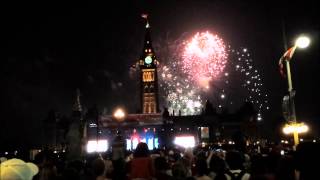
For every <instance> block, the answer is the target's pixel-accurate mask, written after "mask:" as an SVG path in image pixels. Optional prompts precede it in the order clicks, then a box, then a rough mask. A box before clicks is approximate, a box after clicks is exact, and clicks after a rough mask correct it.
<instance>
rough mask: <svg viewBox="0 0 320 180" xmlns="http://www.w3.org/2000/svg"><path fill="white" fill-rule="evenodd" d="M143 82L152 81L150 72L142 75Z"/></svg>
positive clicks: (152, 77)
mask: <svg viewBox="0 0 320 180" xmlns="http://www.w3.org/2000/svg"><path fill="white" fill-rule="evenodd" d="M142 78H143V82H151V81H154V74H153V72H151V71H145V72H143V74H142Z"/></svg>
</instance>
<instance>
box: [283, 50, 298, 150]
mask: <svg viewBox="0 0 320 180" xmlns="http://www.w3.org/2000/svg"><path fill="white" fill-rule="evenodd" d="M295 49H296V46H294V47H293V52H292V54H291V57H292V56H293V53H294V51H295ZM285 62H286V68H287V79H288V92H289V104H290V116H289V117H290V121H291V123H292V124H293V125H294V126H295V125H296V123H297V118H296V109H295V104H294V96H295V93H294V91H293V86H292V79H291V70H290V59H289V58H287V59H286V60H285ZM293 140H294V149H295V148H296V146H297V145H298V144H299V135H298V132H297V131H293Z"/></svg>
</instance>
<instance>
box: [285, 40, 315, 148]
mask: <svg viewBox="0 0 320 180" xmlns="http://www.w3.org/2000/svg"><path fill="white" fill-rule="evenodd" d="M309 44H310V39H309V38H308V37H306V36H301V37H299V38H298V39H297V40H296V42H295V45H294V46H293V47H291V48H290V49H289V50H288V51H287V52H286V53H285V54H284V56H283V57H284V58H285V59H284V61H285V63H286V69H287V79H288V92H289V107H290V108H289V124H286V125H285V127H284V128H283V132H284V133H285V134H289V133H293V139H294V147H296V146H297V145H298V144H299V133H302V132H307V131H308V126H306V125H304V124H303V123H297V118H296V110H295V104H294V96H295V92H294V91H293V87H292V79H291V71H290V59H291V57H292V56H293V53H294V52H295V50H296V48H297V47H298V48H306V47H308V46H309Z"/></svg>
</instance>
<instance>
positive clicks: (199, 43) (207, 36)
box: [181, 31, 227, 88]
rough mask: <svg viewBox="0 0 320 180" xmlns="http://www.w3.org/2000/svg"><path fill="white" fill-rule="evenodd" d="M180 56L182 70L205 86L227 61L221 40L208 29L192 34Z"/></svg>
mask: <svg viewBox="0 0 320 180" xmlns="http://www.w3.org/2000/svg"><path fill="white" fill-rule="evenodd" d="M182 56H183V57H182V67H181V68H182V70H183V72H184V73H186V74H187V75H188V78H189V79H191V80H193V81H195V82H197V83H198V84H199V85H201V86H202V87H205V88H208V87H209V82H210V81H211V80H212V79H213V78H217V77H219V75H220V74H221V72H223V70H224V68H225V66H226V63H227V54H226V51H225V45H224V42H223V40H222V39H221V38H219V37H218V36H217V35H213V34H211V33H209V32H208V31H207V32H203V33H197V34H196V35H194V36H193V38H192V39H191V40H190V41H189V42H187V43H186V46H185V48H184V52H183V55H182Z"/></svg>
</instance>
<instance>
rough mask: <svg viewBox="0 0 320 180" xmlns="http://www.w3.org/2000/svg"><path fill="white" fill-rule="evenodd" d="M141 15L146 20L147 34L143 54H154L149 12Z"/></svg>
mask: <svg viewBox="0 0 320 180" xmlns="http://www.w3.org/2000/svg"><path fill="white" fill-rule="evenodd" d="M141 17H142V18H143V19H145V20H146V34H145V38H144V47H143V54H144V55H148V54H153V47H152V42H151V33H150V29H151V28H150V24H149V19H148V14H142V15H141Z"/></svg>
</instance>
